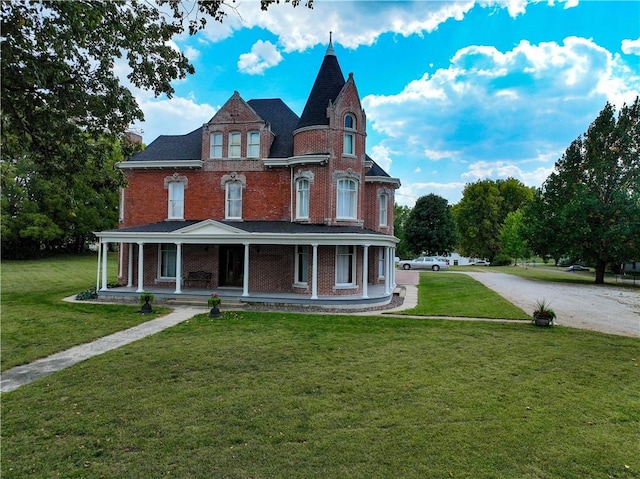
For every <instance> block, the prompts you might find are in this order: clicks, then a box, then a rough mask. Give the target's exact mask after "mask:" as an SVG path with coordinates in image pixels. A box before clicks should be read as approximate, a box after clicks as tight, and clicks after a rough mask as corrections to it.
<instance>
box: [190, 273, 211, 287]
mask: <svg viewBox="0 0 640 479" xmlns="http://www.w3.org/2000/svg"><path fill="white" fill-rule="evenodd" d="M212 276H213V274H212V273H209V272H207V271H191V272H190V273H189V274H187V276H186V278H184V285H185V286H191V284H192V283H196V284H198V283H204V285H205V286H207V287H211V277H212Z"/></svg>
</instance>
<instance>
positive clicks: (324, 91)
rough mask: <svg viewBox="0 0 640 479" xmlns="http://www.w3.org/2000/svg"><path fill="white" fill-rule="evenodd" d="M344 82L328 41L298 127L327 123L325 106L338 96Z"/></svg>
mask: <svg viewBox="0 0 640 479" xmlns="http://www.w3.org/2000/svg"><path fill="white" fill-rule="evenodd" d="M344 84H345V80H344V75H343V74H342V70H341V69H340V65H339V64H338V58H337V57H336V55H335V52H334V51H333V45H332V44H331V42H329V48H327V53H326V54H325V56H324V60H323V61H322V65H321V66H320V71H319V72H318V76H317V77H316V81H315V83H314V84H313V88H311V93H310V94H309V98H308V99H307V104H306V105H305V107H304V110H303V111H302V116H301V117H300V121H299V122H298V128H305V127H307V126H316V125H328V124H329V118H327V107H328V106H329V102H330V101H331V102H333V101H334V100H335V99H336V98H337V97H338V94H339V93H340V91H341V90H342V87H343V86H344Z"/></svg>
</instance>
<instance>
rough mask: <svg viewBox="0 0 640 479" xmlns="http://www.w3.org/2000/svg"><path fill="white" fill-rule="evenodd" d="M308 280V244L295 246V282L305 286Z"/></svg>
mask: <svg viewBox="0 0 640 479" xmlns="http://www.w3.org/2000/svg"><path fill="white" fill-rule="evenodd" d="M308 281H309V246H300V245H298V246H296V284H297V285H300V286H306V285H307V282H308Z"/></svg>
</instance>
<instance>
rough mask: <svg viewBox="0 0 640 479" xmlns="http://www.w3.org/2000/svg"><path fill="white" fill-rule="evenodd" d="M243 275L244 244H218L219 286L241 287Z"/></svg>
mask: <svg viewBox="0 0 640 479" xmlns="http://www.w3.org/2000/svg"><path fill="white" fill-rule="evenodd" d="M243 275H244V246H243V245H222V246H220V275H219V279H220V281H219V284H220V286H238V287H242V280H243Z"/></svg>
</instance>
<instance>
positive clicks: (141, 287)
mask: <svg viewBox="0 0 640 479" xmlns="http://www.w3.org/2000/svg"><path fill="white" fill-rule="evenodd" d="M142 292H144V243H138V289H136V293H142Z"/></svg>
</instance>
